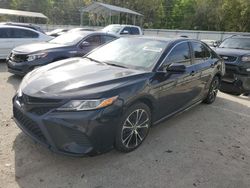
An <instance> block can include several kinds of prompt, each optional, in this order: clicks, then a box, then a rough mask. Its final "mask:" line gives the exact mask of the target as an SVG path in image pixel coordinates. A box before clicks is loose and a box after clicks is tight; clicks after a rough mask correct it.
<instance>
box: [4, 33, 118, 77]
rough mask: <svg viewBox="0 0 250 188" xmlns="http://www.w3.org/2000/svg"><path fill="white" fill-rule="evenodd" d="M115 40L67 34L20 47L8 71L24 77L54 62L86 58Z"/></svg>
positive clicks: (99, 35) (105, 36) (106, 36)
mask: <svg viewBox="0 0 250 188" xmlns="http://www.w3.org/2000/svg"><path fill="white" fill-rule="evenodd" d="M114 39H117V36H116V35H113V34H108V33H103V32H89V31H84V32H74V33H65V34H63V35H61V36H59V37H57V38H54V39H52V40H50V41H48V42H43V43H35V44H29V45H23V46H19V47H17V48H14V49H13V50H12V52H11V54H10V56H9V58H8V59H7V66H8V71H9V72H11V73H13V74H17V75H21V76H22V75H25V74H26V73H28V72H30V71H31V70H33V69H34V68H36V67H39V66H43V65H47V64H49V63H52V62H54V61H58V60H62V59H66V58H70V57H81V56H84V55H85V54H87V53H89V52H90V51H91V50H93V49H95V48H96V47H98V46H101V45H103V44H105V43H107V42H110V41H112V40H114Z"/></svg>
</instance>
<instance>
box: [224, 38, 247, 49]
mask: <svg viewBox="0 0 250 188" xmlns="http://www.w3.org/2000/svg"><path fill="white" fill-rule="evenodd" d="M219 47H220V48H234V49H245V50H250V38H247V37H246V38H229V39H226V40H224V41H223V42H222V43H221V45H220V46H219Z"/></svg>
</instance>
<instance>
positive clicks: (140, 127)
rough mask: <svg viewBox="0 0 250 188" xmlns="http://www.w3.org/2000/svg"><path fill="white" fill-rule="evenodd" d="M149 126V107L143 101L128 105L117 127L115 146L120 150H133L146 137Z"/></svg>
mask: <svg viewBox="0 0 250 188" xmlns="http://www.w3.org/2000/svg"><path fill="white" fill-rule="evenodd" d="M150 126H151V111H150V108H149V107H148V106H147V105H146V104H144V103H137V104H134V105H132V106H130V107H129V108H128V109H127V110H126V112H125V114H124V115H123V116H122V121H121V123H120V125H119V127H118V129H117V132H116V140H115V148H116V149H117V150H119V151H121V152H131V151H133V150H135V149H136V148H138V147H139V146H140V145H141V144H142V142H143V141H144V140H145V138H146V137H147V135H148V132H149V128H150Z"/></svg>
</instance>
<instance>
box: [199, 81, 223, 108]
mask: <svg viewBox="0 0 250 188" xmlns="http://www.w3.org/2000/svg"><path fill="white" fill-rule="evenodd" d="M219 88H220V78H219V77H218V76H215V77H214V78H213V80H212V82H211V84H210V88H209V91H208V94H207V97H206V99H205V100H204V101H203V102H204V103H206V104H212V103H213V102H214V101H215V99H216V96H217V93H218V91H219Z"/></svg>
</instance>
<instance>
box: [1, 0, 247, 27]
mask: <svg viewBox="0 0 250 188" xmlns="http://www.w3.org/2000/svg"><path fill="white" fill-rule="evenodd" d="M99 1H101V2H104V3H109V4H113V5H117V6H121V7H126V8H129V9H132V10H135V11H138V12H140V13H142V14H143V15H144V17H143V27H145V28H159V29H160V28H166V29H192V30H193V29H198V30H220V31H242V32H249V31H250V19H249V18H250V0H153V1H152V0H99ZM91 2H92V1H91V0H39V1H37V0H0V7H1V8H13V9H18V10H28V11H35V12H42V13H44V14H45V15H47V16H48V17H49V23H52V24H79V23H80V12H79V10H80V8H81V7H83V6H85V5H87V4H89V3H91ZM126 19H129V21H130V22H131V23H132V21H133V20H132V19H131V18H127V17H126V16H124V15H123V16H121V20H122V21H121V22H122V23H124V22H125V21H124V20H126ZM105 23H106V22H105Z"/></svg>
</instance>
